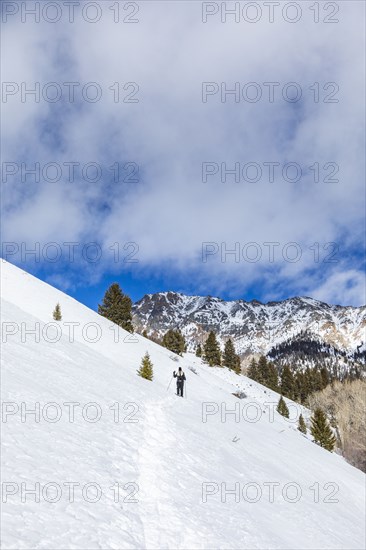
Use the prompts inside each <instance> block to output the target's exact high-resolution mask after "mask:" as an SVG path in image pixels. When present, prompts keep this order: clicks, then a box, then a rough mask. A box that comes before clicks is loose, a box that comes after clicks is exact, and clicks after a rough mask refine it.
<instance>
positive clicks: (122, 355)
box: [1, 262, 366, 550]
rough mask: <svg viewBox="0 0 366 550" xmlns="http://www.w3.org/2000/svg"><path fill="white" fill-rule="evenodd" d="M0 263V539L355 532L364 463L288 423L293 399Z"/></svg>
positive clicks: (152, 544) (325, 545)
mask: <svg viewBox="0 0 366 550" xmlns="http://www.w3.org/2000/svg"><path fill="white" fill-rule="evenodd" d="M1 271H2V273H1V276H2V281H1V282H2V285H1V286H2V301H1V325H2V354H1V379H2V388H1V392H2V401H3V406H2V443H3V452H2V481H3V482H2V493H3V504H2V547H3V548H4V549H5V548H6V549H15V548H20V549H55V550H56V549H60V548H63V549H83V550H84V549H85V550H86V549H93V548H94V549H98V548H103V549H105V550H107V549H108V550H109V549H111V550H112V549H154V550H156V549H159V550H160V549H188V548H190V549H207V550H208V549H213V548H215V549H225V550H230V549H237V550H239V549H248V550H249V549H281V550H283V549H295V550H296V549H299V550H300V549H305V548H306V549H314V550H315V549H319V548H322V549H345V548H347V549H361V548H362V549H363V548H364V547H365V542H366V541H365V523H364V506H365V483H364V481H365V476H364V474H363V473H362V472H361V471H359V470H357V469H355V468H354V467H352V466H351V465H349V464H347V463H346V462H345V461H344V459H343V458H342V457H340V456H338V455H337V454H334V453H333V454H332V453H329V452H328V451H326V450H324V449H322V448H320V447H318V446H317V445H315V444H314V443H313V442H312V441H311V438H310V436H308V435H307V436H306V435H302V434H301V433H300V432H299V431H298V430H297V429H296V422H295V420H296V417H297V415H298V413H299V412H300V410H301V411H302V412H303V414H304V416H305V418H306V419H308V411H306V409H303V408H301V407H300V408H299V407H298V408H296V407H295V406H294V404H291V402H290V401H288V400H287V402H288V404H289V405H292V406H291V407H290V411H291V415H292V416H291V418H290V419H289V420H286V419H285V418H283V417H282V416H280V415H279V414H278V413H277V412H276V411H275V410H274V406H275V404H276V403H277V400H278V395H277V394H275V393H274V392H271V391H269V390H267V389H265V388H264V387H263V386H261V385H260V384H256V383H255V382H253V381H251V380H249V379H247V378H246V377H244V376H239V375H236V374H234V373H233V372H229V371H228V370H227V369H223V368H222V369H220V368H210V367H208V366H205V365H204V364H202V363H201V361H200V360H199V359H198V358H196V357H195V356H194V355H193V354H190V353H188V354H186V355H185V357H184V358H177V356H173V355H172V354H171V353H170V352H169V351H168V350H166V349H164V348H162V347H160V346H159V345H157V344H155V343H154V342H152V341H150V340H148V339H145V338H143V337H142V336H140V335H130V334H129V333H127V332H125V331H124V330H122V329H120V328H118V327H116V326H115V325H112V324H111V323H110V322H109V321H108V320H107V319H105V318H102V317H100V316H99V315H98V314H97V313H95V312H94V311H91V310H89V309H88V308H86V307H85V306H83V305H81V304H80V303H78V302H77V301H75V300H74V299H72V298H71V297H69V296H67V295H65V294H64V293H62V292H60V291H58V290H56V289H55V288H53V287H51V286H49V285H47V284H45V283H43V282H42V281H40V280H38V279H36V278H34V277H33V276H31V275H29V274H28V273H26V272H24V271H22V270H20V269H18V268H16V267H14V266H12V265H11V264H8V263H6V262H4V263H1ZM57 302H58V303H59V304H60V306H61V311H62V320H61V321H57V322H56V321H54V320H53V318H52V311H53V309H54V307H55V305H56V303H57ZM146 351H148V352H149V354H150V357H151V360H152V362H153V364H154V379H153V381H148V380H144V379H142V378H140V377H139V376H137V374H136V370H137V368H138V366H139V364H140V361H141V358H142V356H143V355H144V354H145V352H146ZM178 365H181V366H182V368H183V369H184V371H185V373H186V377H187V385H186V390H187V394H186V398H184V399H182V398H180V397H177V396H175V394H174V382H172V371H173V369H176V368H177V366H178ZM169 384H170V385H169ZM240 392H244V393H245V396H244V395H242V397H243V398H242V399H238V398H237V397H235V396H234V395H233V394H234V393H238V394H239V393H240ZM226 413H227V414H226ZM27 491H28V492H27Z"/></svg>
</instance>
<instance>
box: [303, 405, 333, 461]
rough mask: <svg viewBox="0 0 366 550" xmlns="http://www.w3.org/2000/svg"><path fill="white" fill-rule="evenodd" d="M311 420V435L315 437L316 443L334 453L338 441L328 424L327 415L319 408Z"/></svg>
mask: <svg viewBox="0 0 366 550" xmlns="http://www.w3.org/2000/svg"><path fill="white" fill-rule="evenodd" d="M310 420H311V428H310V433H311V435H312V436H313V438H314V441H315V443H318V444H319V445H320V446H321V447H323V448H324V449H327V451H330V452H332V451H333V449H334V447H335V444H336V441H337V440H336V438H335V436H334V435H333V432H332V430H331V428H330V426H329V424H328V420H327V417H326V416H325V413H324V412H323V411H322V409H320V408H319V407H318V408H316V409H315V411H314V414H313V416H312V417H311V419H310Z"/></svg>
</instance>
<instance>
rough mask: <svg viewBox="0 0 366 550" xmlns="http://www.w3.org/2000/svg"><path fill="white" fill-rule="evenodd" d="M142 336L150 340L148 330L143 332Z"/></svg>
mask: <svg viewBox="0 0 366 550" xmlns="http://www.w3.org/2000/svg"><path fill="white" fill-rule="evenodd" d="M142 336H143V337H144V338H148V337H149V336H148V334H147V330H146V328H145V329H144V330H143V331H142Z"/></svg>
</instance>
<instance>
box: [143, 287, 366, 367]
mask: <svg viewBox="0 0 366 550" xmlns="http://www.w3.org/2000/svg"><path fill="white" fill-rule="evenodd" d="M133 312H134V323H135V325H136V326H137V327H138V330H139V331H142V330H144V329H147V331H148V334H149V335H151V336H155V337H158V338H161V337H162V335H163V334H164V333H165V332H166V330H168V328H175V327H179V328H180V329H181V330H182V332H183V334H184V335H185V336H186V338H187V341H188V343H189V349H191V350H192V349H194V347H195V345H197V343H198V342H202V341H204V339H205V338H206V337H207V334H208V332H209V331H210V330H213V331H214V332H215V333H216V334H217V335H218V338H219V340H220V341H221V343H223V342H224V341H225V340H226V339H227V338H228V337H231V338H232V339H233V341H234V343H235V346H236V350H237V352H238V353H240V354H241V355H242V357H244V358H245V357H248V356H250V355H251V354H258V353H264V354H268V353H269V352H270V351H271V349H272V348H274V347H275V346H278V345H279V344H281V343H283V342H286V341H288V340H290V339H294V338H296V337H297V336H299V337H300V335H301V334H302V333H304V332H307V333H310V334H313V335H314V336H316V338H317V339H320V340H321V341H322V342H324V344H328V345H330V346H333V347H334V348H335V349H336V350H340V351H343V352H346V354H349V355H350V356H352V355H353V354H354V353H355V352H359V353H360V352H361V351H365V350H366V332H365V331H366V306H362V307H351V306H349V307H343V306H338V305H328V304H326V303H324V302H320V301H318V300H314V299H312V298H290V299H288V300H284V301H282V302H268V303H267V304H262V303H260V302H258V301H256V300H253V301H251V302H245V301H244V300H235V301H224V300H222V299H220V298H215V297H212V296H206V297H203V296H186V295H184V294H180V293H177V292H161V293H157V294H147V295H146V296H144V297H143V298H142V299H141V300H140V301H139V302H136V303H135V304H134V306H133Z"/></svg>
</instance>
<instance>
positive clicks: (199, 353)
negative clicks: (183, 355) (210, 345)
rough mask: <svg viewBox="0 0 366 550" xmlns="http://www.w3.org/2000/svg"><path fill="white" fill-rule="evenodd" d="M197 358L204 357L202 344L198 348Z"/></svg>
mask: <svg viewBox="0 0 366 550" xmlns="http://www.w3.org/2000/svg"><path fill="white" fill-rule="evenodd" d="M196 357H202V346H201V344H198V346H197V347H196Z"/></svg>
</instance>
